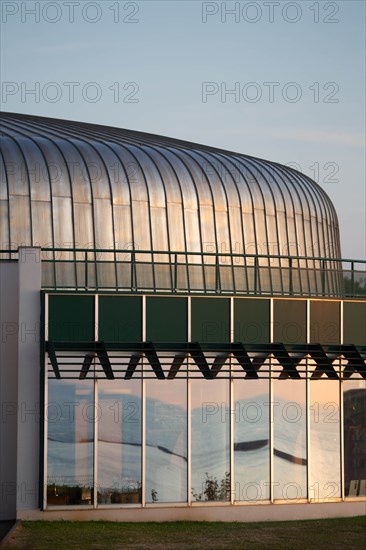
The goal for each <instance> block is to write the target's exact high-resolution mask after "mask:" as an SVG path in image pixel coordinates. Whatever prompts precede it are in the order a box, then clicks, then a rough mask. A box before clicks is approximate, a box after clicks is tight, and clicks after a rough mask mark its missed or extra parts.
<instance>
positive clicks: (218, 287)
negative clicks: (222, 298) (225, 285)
mask: <svg viewBox="0 0 366 550" xmlns="http://www.w3.org/2000/svg"><path fill="white" fill-rule="evenodd" d="M215 275H216V276H215V279H216V281H215V289H216V293H217V294H219V293H220V292H221V279H220V264H219V257H218V255H216V268H215Z"/></svg>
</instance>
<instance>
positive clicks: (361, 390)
mask: <svg viewBox="0 0 366 550" xmlns="http://www.w3.org/2000/svg"><path fill="white" fill-rule="evenodd" d="M343 406H344V485H345V496H347V497H357V496H359V497H365V496H366V382H365V381H363V380H345V381H344V382H343Z"/></svg>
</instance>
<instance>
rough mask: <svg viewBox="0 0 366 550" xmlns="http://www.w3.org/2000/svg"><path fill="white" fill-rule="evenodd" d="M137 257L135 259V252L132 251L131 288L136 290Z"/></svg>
mask: <svg viewBox="0 0 366 550" xmlns="http://www.w3.org/2000/svg"><path fill="white" fill-rule="evenodd" d="M135 270H136V259H135V252H134V251H133V252H131V290H132V291H134V290H136V276H135V275H136V273H135Z"/></svg>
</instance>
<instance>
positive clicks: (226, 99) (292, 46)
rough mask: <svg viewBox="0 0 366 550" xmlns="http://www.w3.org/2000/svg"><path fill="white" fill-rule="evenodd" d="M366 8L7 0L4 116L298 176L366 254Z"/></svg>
mask: <svg viewBox="0 0 366 550" xmlns="http://www.w3.org/2000/svg"><path fill="white" fill-rule="evenodd" d="M365 6H366V3H365V2H364V1H363V0H359V1H358V0H356V1H353V0H343V1H335V2H330V1H322V0H321V1H311V2H308V1H304V0H298V1H297V2H287V1H241V2H238V1H236V2H235V1H230V2H222V1H218V2H215V1H210V2H202V1H198V0H184V1H179V0H178V1H170V0H166V1H155V0H144V1H141V0H140V1H136V2H135V1H118V0H112V1H109V0H104V1H98V2H93V1H88V0H78V1H76V0H75V1H74V0H67V1H66V0H65V1H63V0H59V1H47V0H43V1H37V2H36V1H27V2H24V1H5V0H2V1H1V31H2V32H1V80H2V88H1V104H2V110H4V111H10V112H17V113H28V114H34V115H40V116H49V117H56V118H65V119H71V120H80V121H84V122H91V123H97V124H106V125H111V126H115V127H120V128H130V129H134V130H139V131H146V132H151V133H155V134H162V135H166V136H170V137H176V138H180V139H185V140H188V141H194V142H197V143H203V144H205V145H212V146H217V147H220V148H223V149H228V150H232V151H236V152H240V153H244V154H249V155H252V156H257V157H261V158H265V159H269V160H273V161H276V162H280V163H283V164H289V165H291V166H294V167H295V168H297V169H298V170H301V171H302V172H304V173H306V174H307V175H309V176H310V177H312V178H313V179H315V181H317V182H318V183H319V185H321V187H322V188H323V189H324V190H325V191H326V193H328V195H329V196H330V198H331V200H332V201H333V203H334V205H335V207H336V210H337V212H338V218H339V223H340V231H341V243H342V256H343V257H344V258H356V259H365V258H366V189H365V187H366V186H365V66H366V60H365V50H366V46H365V22H366V21H365Z"/></svg>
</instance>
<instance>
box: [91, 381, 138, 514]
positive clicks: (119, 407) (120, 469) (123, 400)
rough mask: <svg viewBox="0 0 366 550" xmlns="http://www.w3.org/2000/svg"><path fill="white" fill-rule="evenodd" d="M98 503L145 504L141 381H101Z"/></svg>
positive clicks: (99, 389) (99, 384)
mask: <svg viewBox="0 0 366 550" xmlns="http://www.w3.org/2000/svg"><path fill="white" fill-rule="evenodd" d="M98 394H99V402H98V405H99V406H98V416H99V419H98V503H99V504H122V503H123V504H134V503H139V502H141V488H142V483H141V381H140V380H129V381H126V380H113V381H109V380H99V381H98Z"/></svg>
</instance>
